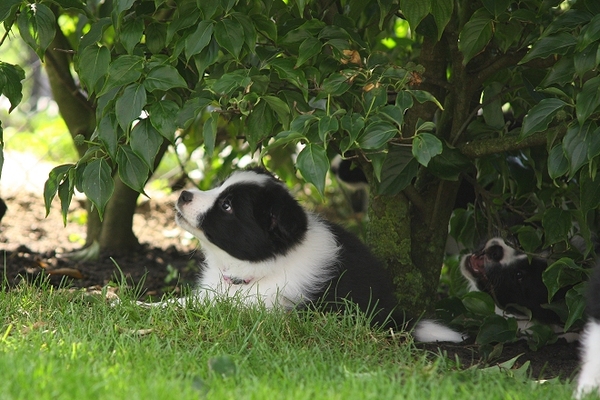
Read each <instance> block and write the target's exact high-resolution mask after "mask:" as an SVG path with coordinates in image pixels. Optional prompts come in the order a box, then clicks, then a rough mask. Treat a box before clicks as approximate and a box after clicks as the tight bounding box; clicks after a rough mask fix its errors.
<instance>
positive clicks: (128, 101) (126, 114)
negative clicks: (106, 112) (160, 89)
mask: <svg viewBox="0 0 600 400" xmlns="http://www.w3.org/2000/svg"><path fill="white" fill-rule="evenodd" d="M146 100H147V97H146V89H145V88H144V86H142V85H140V84H139V83H132V84H131V85H128V86H127V87H126V88H125V90H123V94H121V96H119V98H117V102H116V104H115V113H116V115H117V121H118V122H119V125H120V126H121V128H123V130H124V131H127V130H128V129H129V127H130V126H131V123H132V122H133V120H135V119H137V118H139V117H140V114H141V113H142V110H143V108H144V106H145V105H146Z"/></svg>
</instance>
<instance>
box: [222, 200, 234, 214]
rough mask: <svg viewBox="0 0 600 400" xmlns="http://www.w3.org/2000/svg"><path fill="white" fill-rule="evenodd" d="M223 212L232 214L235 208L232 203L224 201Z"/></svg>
mask: <svg viewBox="0 0 600 400" xmlns="http://www.w3.org/2000/svg"><path fill="white" fill-rule="evenodd" d="M221 210H223V211H225V212H227V213H231V212H232V211H233V207H232V206H231V201H230V200H223V202H222V203H221Z"/></svg>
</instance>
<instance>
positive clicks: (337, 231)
mask: <svg viewBox="0 0 600 400" xmlns="http://www.w3.org/2000/svg"><path fill="white" fill-rule="evenodd" d="M176 210H177V217H176V220H177V223H178V224H179V226H181V227H182V228H183V229H185V230H187V231H189V232H190V233H191V234H193V235H194V236H196V237H197V238H198V240H199V241H200V245H201V251H202V252H203V253H204V257H205V261H204V264H203V266H202V272H201V275H200V278H199V282H198V287H197V288H196V290H195V291H194V294H193V295H192V296H193V297H194V298H196V299H198V298H215V297H218V296H225V297H232V296H236V297H239V298H240V299H241V300H242V301H243V302H244V303H246V304H255V303H257V304H264V305H265V306H266V307H269V308H272V307H284V308H288V309H291V308H296V307H305V306H316V307H321V308H323V309H325V310H341V309H343V307H344V305H345V301H346V300H351V301H352V302H354V303H355V304H357V305H358V307H359V308H360V309H361V310H362V311H364V312H365V313H367V315H369V316H372V318H373V323H374V324H376V325H384V324H385V326H392V327H402V326H403V325H404V321H405V316H404V314H403V313H402V312H401V311H399V310H396V306H397V300H396V298H395V296H394V293H393V289H394V287H393V284H392V279H391V278H390V276H389V275H388V274H387V272H386V270H385V268H384V267H383V266H382V265H381V263H380V262H379V261H378V260H377V259H376V258H375V256H373V254H372V253H371V252H370V251H369V250H368V249H367V247H366V246H365V245H364V244H363V243H362V242H361V241H360V240H359V239H358V238H357V237H356V236H354V235H352V234H350V233H349V232H347V231H345V230H344V229H343V228H341V227H340V226H338V225H335V224H332V223H329V222H327V221H324V220H322V219H321V218H319V217H318V216H316V215H314V214H312V213H310V212H307V211H305V210H304V209H303V208H302V207H301V206H300V205H299V204H298V203H297V201H296V200H295V199H294V198H293V196H292V195H291V194H290V191H289V190H288V189H287V187H286V186H285V185H284V184H283V183H282V182H281V181H279V180H278V179H276V178H275V177H273V176H272V175H271V174H269V173H268V172H266V171H264V170H262V169H252V170H243V171H237V172H234V173H233V174H232V175H231V176H230V177H229V178H228V179H227V180H225V182H224V183H223V184H222V185H220V186H219V187H217V188H215V189H212V190H208V191H200V190H197V189H193V190H184V191H183V192H181V194H180V196H179V199H178V200H177V204H176ZM188 300H189V299H188ZM180 303H181V304H185V303H186V299H180ZM413 335H414V337H415V338H416V339H417V340H418V341H423V342H433V341H451V342H460V341H462V340H463V337H462V335H461V334H460V333H458V332H455V331H453V330H451V329H450V328H447V327H445V326H443V325H440V324H438V323H436V322H434V321H431V320H421V321H419V322H417V323H416V325H414V331H413Z"/></svg>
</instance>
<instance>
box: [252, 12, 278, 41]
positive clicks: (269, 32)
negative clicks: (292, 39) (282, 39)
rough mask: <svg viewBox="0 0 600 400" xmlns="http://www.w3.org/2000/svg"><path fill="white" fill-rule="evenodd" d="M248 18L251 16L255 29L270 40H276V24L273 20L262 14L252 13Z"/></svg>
mask: <svg viewBox="0 0 600 400" xmlns="http://www.w3.org/2000/svg"><path fill="white" fill-rule="evenodd" d="M250 18H252V21H253V22H254V25H255V26H256V30H257V31H259V32H260V33H262V34H263V35H265V36H266V37H267V38H269V40H271V41H272V42H275V43H276V42H277V25H276V24H275V21H273V20H272V19H270V18H268V17H267V16H266V15H263V14H252V15H251V16H250Z"/></svg>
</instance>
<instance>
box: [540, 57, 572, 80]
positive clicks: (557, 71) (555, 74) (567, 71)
mask: <svg viewBox="0 0 600 400" xmlns="http://www.w3.org/2000/svg"><path fill="white" fill-rule="evenodd" d="M574 79H575V64H574V59H573V57H569V56H564V57H562V58H561V59H560V60H558V61H557V62H556V63H555V64H554V65H553V66H552V68H550V71H549V72H548V74H547V75H546V77H545V78H544V80H543V81H542V83H541V87H549V86H551V85H553V84H558V85H565V84H567V83H569V82H573V80H574Z"/></svg>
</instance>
